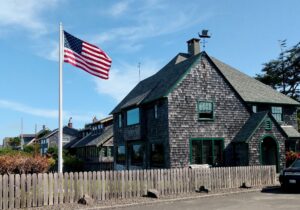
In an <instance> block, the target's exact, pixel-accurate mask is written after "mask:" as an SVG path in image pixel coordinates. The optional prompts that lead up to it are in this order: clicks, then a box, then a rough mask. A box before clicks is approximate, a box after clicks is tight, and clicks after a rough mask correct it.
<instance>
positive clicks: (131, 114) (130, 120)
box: [127, 108, 140, 125]
mask: <svg viewBox="0 0 300 210" xmlns="http://www.w3.org/2000/svg"><path fill="white" fill-rule="evenodd" d="M139 122H140V111H139V108H135V109H130V110H128V111H127V125H134V124H138V123H139Z"/></svg>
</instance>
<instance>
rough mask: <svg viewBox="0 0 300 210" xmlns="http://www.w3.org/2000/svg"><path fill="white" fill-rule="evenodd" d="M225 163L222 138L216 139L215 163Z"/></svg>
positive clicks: (217, 164) (216, 164)
mask: <svg viewBox="0 0 300 210" xmlns="http://www.w3.org/2000/svg"><path fill="white" fill-rule="evenodd" d="M222 163H223V146H222V141H221V140H216V141H214V165H215V166H220V165H222Z"/></svg>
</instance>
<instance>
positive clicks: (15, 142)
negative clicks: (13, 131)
mask: <svg viewBox="0 0 300 210" xmlns="http://www.w3.org/2000/svg"><path fill="white" fill-rule="evenodd" d="M7 143H8V145H9V146H10V147H12V148H16V147H18V146H20V145H21V139H20V138H19V137H13V138H10V139H9V140H8V142H7Z"/></svg>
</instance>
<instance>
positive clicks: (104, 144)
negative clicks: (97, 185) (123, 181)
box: [64, 116, 113, 170]
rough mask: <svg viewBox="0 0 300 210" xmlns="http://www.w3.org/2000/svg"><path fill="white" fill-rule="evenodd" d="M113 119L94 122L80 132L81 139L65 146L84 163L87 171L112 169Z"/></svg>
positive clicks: (108, 118)
mask: <svg viewBox="0 0 300 210" xmlns="http://www.w3.org/2000/svg"><path fill="white" fill-rule="evenodd" d="M112 123H113V118H112V116H110V117H107V118H105V119H102V120H99V121H98V120H96V119H94V120H93V123H90V124H87V125H85V128H84V129H83V130H81V131H80V134H81V138H78V139H76V140H75V141H72V142H70V143H69V144H67V145H65V147H64V148H65V149H69V151H70V152H71V153H73V154H76V156H77V157H78V158H80V159H81V160H83V161H84V167H85V170H102V169H111V168H112V163H113V127H112Z"/></svg>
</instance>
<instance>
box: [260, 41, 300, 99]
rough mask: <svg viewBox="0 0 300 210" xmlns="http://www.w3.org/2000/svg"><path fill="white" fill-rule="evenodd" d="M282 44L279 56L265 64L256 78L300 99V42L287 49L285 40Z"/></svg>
mask: <svg viewBox="0 0 300 210" xmlns="http://www.w3.org/2000/svg"><path fill="white" fill-rule="evenodd" d="M280 46H281V53H280V54H279V56H278V58H277V59H275V60H271V61H269V62H268V63H265V64H263V65H264V67H263V69H262V74H257V75H256V79H258V80H259V81H261V82H263V83H265V84H267V85H269V86H271V87H273V88H274V89H276V90H278V91H280V92H281V93H283V94H285V95H288V96H290V97H291V98H293V99H295V100H297V101H300V89H299V85H300V42H299V43H298V44H296V45H295V46H293V47H292V48H290V49H286V40H283V41H281V42H280Z"/></svg>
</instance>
